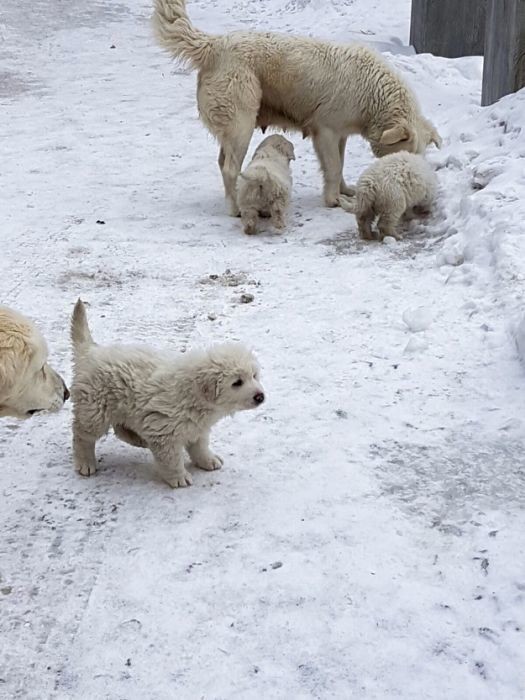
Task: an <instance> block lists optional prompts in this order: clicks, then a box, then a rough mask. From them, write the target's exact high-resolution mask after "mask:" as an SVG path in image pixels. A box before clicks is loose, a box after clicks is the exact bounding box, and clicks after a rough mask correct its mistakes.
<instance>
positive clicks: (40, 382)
mask: <svg viewBox="0 0 525 700" xmlns="http://www.w3.org/2000/svg"><path fill="white" fill-rule="evenodd" d="M47 355H48V350H47V345H46V341H45V340H44V338H43V337H42V335H41V334H40V332H39V331H38V329H37V328H36V327H35V326H34V324H33V323H32V322H31V321H30V320H29V319H27V318H25V317H24V316H22V315H21V314H19V313H17V312H16V311H13V310H12V309H8V308H7V306H0V416H14V417H15V418H29V417H30V416H32V415H34V414H35V413H39V412H41V411H58V410H59V409H60V408H62V406H63V404H64V402H65V401H67V399H68V398H69V391H68V390H67V387H66V385H65V383H64V380H63V379H62V377H60V376H59V375H58V374H57V373H56V372H55V370H54V369H52V368H51V367H50V366H49V365H48V364H47Z"/></svg>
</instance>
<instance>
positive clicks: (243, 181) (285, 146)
mask: <svg viewBox="0 0 525 700" xmlns="http://www.w3.org/2000/svg"><path fill="white" fill-rule="evenodd" d="M291 160H295V154H294V148H293V144H292V143H291V142H290V141H288V139H285V138H284V136H281V135H280V134H272V136H267V137H266V138H265V139H264V140H263V141H261V143H260V144H259V145H258V146H257V148H256V149H255V153H254V154H253V158H252V160H251V162H250V164H249V165H248V167H247V168H246V169H245V170H244V171H243V172H242V173H241V174H240V175H239V179H238V181H237V204H238V206H239V210H240V212H241V221H242V223H243V226H244V233H247V234H253V233H255V232H256V231H257V221H258V219H259V216H266V217H269V218H270V221H271V223H272V224H273V226H275V228H276V229H280V230H282V229H284V227H285V219H284V217H285V212H286V210H287V208H288V205H289V203H290V196H291V192H292V174H291V172H290V161H291Z"/></svg>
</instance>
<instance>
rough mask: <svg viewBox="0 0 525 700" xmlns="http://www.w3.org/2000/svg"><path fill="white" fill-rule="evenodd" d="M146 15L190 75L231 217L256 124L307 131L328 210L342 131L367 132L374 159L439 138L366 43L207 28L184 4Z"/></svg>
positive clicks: (158, 0)
mask: <svg viewBox="0 0 525 700" xmlns="http://www.w3.org/2000/svg"><path fill="white" fill-rule="evenodd" d="M153 21H154V28H155V31H156V35H157V38H158V40H159V43H160V44H161V45H162V46H163V47H164V48H165V49H167V50H168V51H169V52H170V53H171V54H172V55H173V56H175V57H176V58H179V59H180V60H183V61H186V62H187V63H189V64H190V65H191V66H192V67H193V68H195V69H197V70H198V71H199V76H198V89H197V102H198V106H199V112H200V116H201V119H202V121H203V122H204V124H205V125H206V127H207V128H208V129H209V130H210V131H211V133H212V134H213V135H214V136H215V137H216V138H217V139H218V141H219V142H220V146H221V148H220V153H219V166H220V169H221V172H222V176H223V180H224V187H225V191H226V197H227V199H228V201H229V204H230V213H231V214H232V215H234V216H236V215H237V214H238V213H239V211H238V207H237V203H236V201H235V194H236V193H235V187H236V182H237V177H238V175H239V172H240V170H241V167H242V163H243V160H244V157H245V156H246V151H247V149H248V146H249V143H250V139H251V137H252V133H253V130H254V128H255V127H256V126H259V127H261V128H262V129H263V130H264V129H265V128H266V127H268V126H277V127H280V128H284V129H297V130H299V131H302V132H303V135H304V136H305V137H306V136H311V137H312V139H313V142H314V147H315V150H316V152H317V155H318V158H319V161H320V163H321V168H322V171H323V175H324V181H325V187H324V194H325V202H326V204H327V206H337V204H338V201H339V194H340V193H342V194H352V190H351V188H349V187H347V186H346V184H345V182H344V180H343V162H344V152H345V147H346V139H347V137H348V136H349V135H350V134H361V136H363V137H364V138H366V139H367V140H368V141H369V142H370V145H371V147H372V150H373V152H374V154H375V155H376V156H383V155H386V154H387V153H393V152H395V151H399V150H405V151H409V152H413V153H423V152H424V150H425V149H426V147H427V146H428V145H429V144H430V143H435V144H436V145H439V144H440V142H441V139H440V137H439V134H438V133H437V131H436V130H435V128H434V126H433V125H432V124H431V123H430V122H429V121H427V120H426V119H425V118H424V117H423V116H422V115H421V112H420V110H419V106H418V104H417V101H416V98H415V97H414V95H413V94H412V92H411V91H410V90H409V88H408V87H407V85H406V84H405V83H404V81H403V80H402V79H401V77H400V76H399V75H397V73H395V72H394V70H392V68H390V66H389V65H388V64H387V63H386V62H385V61H384V60H383V59H382V58H381V57H380V56H379V55H378V54H377V53H375V52H374V51H372V50H371V49H369V48H366V47H364V46H358V45H347V46H345V45H336V44H331V43H329V42H326V41H318V40H315V39H310V38H306V37H295V36H289V35H281V34H270V33H264V34H263V33H256V32H234V33H232V34H226V35H219V36H214V35H211V34H206V33H204V32H202V31H200V30H198V29H196V28H195V27H193V25H192V24H191V22H190V20H189V19H188V16H187V13H186V2H185V0H155V13H154V17H153Z"/></svg>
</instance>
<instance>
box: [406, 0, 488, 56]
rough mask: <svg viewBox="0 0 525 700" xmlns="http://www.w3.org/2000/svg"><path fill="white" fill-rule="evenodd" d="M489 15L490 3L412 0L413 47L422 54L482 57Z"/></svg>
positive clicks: (480, 0)
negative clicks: (486, 22) (487, 14)
mask: <svg viewBox="0 0 525 700" xmlns="http://www.w3.org/2000/svg"><path fill="white" fill-rule="evenodd" d="M494 1H495V2H498V1H499V0H494ZM485 11H486V0H412V14H411V21H410V43H411V44H412V46H414V48H415V49H416V51H417V52H418V53H432V54H434V55H435V56H446V57H447V58H458V57H459V56H481V55H483V49H484V44H485Z"/></svg>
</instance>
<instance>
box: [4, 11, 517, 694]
mask: <svg viewBox="0 0 525 700" xmlns="http://www.w3.org/2000/svg"><path fill="white" fill-rule="evenodd" d="M409 6H410V2H409V0H354V1H352V0H346V2H344V1H343V0H332V1H331V2H329V1H328V0H242V1H241V0H236V1H233V2H228V1H227V0H213V1H211V2H209V1H207V0H195V1H194V2H191V1H190V3H189V11H190V15H191V17H192V19H193V20H194V22H195V23H196V24H197V25H198V26H200V27H202V28H204V29H208V30H210V31H212V30H215V31H221V30H226V29H234V28H240V27H242V28H249V27H260V28H264V29H279V30H282V31H295V32H298V33H299V32H302V33H309V34H316V35H318V36H324V37H328V38H336V39H338V40H355V39H362V40H366V41H369V42H372V43H374V44H375V45H376V46H377V47H379V48H380V49H388V50H389V51H390V52H391V53H392V55H390V57H389V58H390V60H392V62H393V63H394V65H396V66H397V67H398V69H399V70H401V71H402V73H403V74H404V75H405V77H406V79H407V80H408V81H409V82H410V83H411V84H412V85H413V86H414V88H415V90H416V91H417V93H418V95H419V97H420V100H421V102H422V105H423V110H424V112H425V113H426V114H427V115H428V116H430V117H431V118H432V119H433V120H434V121H435V122H436V124H437V126H438V128H439V130H440V131H441V133H442V135H443V136H444V140H445V143H444V146H443V149H442V150H441V151H439V152H438V151H433V152H430V153H429V157H430V159H431V160H432V162H433V163H434V164H435V165H436V167H437V168H438V175H439V178H440V183H441V190H442V191H441V196H440V201H439V205H438V207H437V209H436V212H435V213H434V215H433V216H432V217H431V219H430V220H429V221H427V222H425V223H416V224H413V225H412V226H411V229H410V232H409V233H408V234H407V237H406V239H405V240H404V241H403V242H400V243H397V244H391V245H390V244H384V245H380V244H365V243H364V242H362V241H360V240H358V239H357V237H356V228H355V223H354V219H353V217H352V216H349V215H348V214H345V213H344V212H342V211H341V210H327V209H324V208H323V207H322V202H321V194H320V193H321V178H320V175H319V173H318V167H317V162H316V159H315V157H314V155H313V149H312V146H311V143H310V142H309V141H302V140H301V139H300V138H299V137H297V138H295V139H294V140H295V144H296V151H297V161H296V162H295V163H294V179H295V187H294V200H293V208H292V212H291V217H290V226H289V229H288V230H287V232H286V233H285V235H282V236H279V235H273V234H271V233H262V234H260V235H258V236H256V237H252V238H248V237H246V236H244V235H243V234H242V232H241V230H240V226H239V222H238V221H236V220H233V219H230V218H228V217H227V216H226V214H225V207H224V203H223V194H222V182H221V178H220V175H219V171H218V168H217V166H216V157H217V147H216V145H215V144H214V142H213V140H212V139H211V138H210V137H209V135H208V134H207V133H206V131H205V130H204V128H203V127H202V125H201V124H200V123H199V121H198V117H197V110H196V104H195V94H194V93H195V75H194V74H190V73H188V72H187V71H185V70H180V69H177V67H174V66H173V64H171V63H170V62H169V59H168V57H167V56H165V55H164V54H162V53H161V52H160V51H159V50H158V49H157V47H156V46H155V44H154V41H153V40H152V37H151V35H150V28H149V15H150V6H149V2H146V1H145V0H122V1H121V2H113V1H112V0H98V2H95V1H92V2H90V3H85V2H80V0H68V2H56V1H53V0H34V1H33V2H31V3H27V2H20V0H2V7H1V14H0V22H1V23H2V25H1V26H0V38H1V43H0V101H1V119H0V133H1V161H0V193H1V194H0V197H1V205H2V206H1V211H2V239H1V241H2V243H1V245H2V248H1V250H2V254H1V256H0V299H1V301H2V302H3V303H6V304H8V305H11V306H13V307H15V308H17V309H19V310H20V311H23V312H25V313H26V314H28V315H30V316H32V317H33V318H35V319H36V320H38V322H39V325H40V327H41V328H42V330H43V331H44V333H45V335H46V337H47V339H48V341H49V345H50V347H51V352H52V361H53V362H54V364H55V365H56V366H57V368H59V369H61V370H62V372H63V373H64V375H65V376H66V378H68V379H69V378H70V369H69V367H70V357H69V348H68V319H69V314H70V311H71V309H72V305H73V303H74V301H75V299H76V298H77V296H79V295H81V296H82V297H83V298H85V299H86V300H87V301H89V302H90V305H91V307H90V318H91V323H92V326H93V330H94V334H95V337H96V339H98V340H99V341H101V342H105V341H117V340H123V341H124V340H125V341H147V342H149V343H150V344H152V345H155V346H158V347H164V348H172V349H173V350H179V349H182V348H186V347H193V346H196V345H202V344H205V343H208V342H210V341H214V340H222V339H234V338H239V339H242V340H244V341H246V342H248V343H249V344H251V345H252V346H253V347H254V349H255V350H256V351H257V353H258V355H259V358H260V361H261V363H262V365H263V368H264V373H263V380H264V384H265V387H266V390H267V393H268V402H267V403H266V404H265V405H264V406H263V407H262V408H261V409H260V410H258V411H254V412H250V413H247V414H243V415H238V416H237V417H236V418H234V419H233V420H231V421H225V422H224V423H222V424H220V425H219V426H218V428H217V429H216V430H215V431H214V434H213V444H214V445H215V446H216V449H217V451H218V452H219V453H220V454H222V455H223V456H224V457H225V458H226V464H225V467H224V469H223V470H222V471H221V472H218V473H207V472H196V473H194V485H193V486H192V487H191V488H188V489H184V490H177V491H171V490H170V489H169V488H168V487H167V486H166V485H165V484H164V483H162V482H160V481H159V480H158V479H157V478H156V477H155V476H154V475H153V473H152V471H151V468H150V465H151V457H150V455H149V454H146V453H144V452H143V451H140V450H134V449H133V448H131V447H129V446H127V445H124V444H122V443H119V442H118V441H117V440H116V439H115V438H114V437H112V436H109V437H108V438H107V439H106V440H105V441H103V442H101V443H100V446H99V457H100V471H99V473H98V474H97V476H96V477H95V478H91V479H89V480H85V479H81V478H79V477H78V476H77V475H75V473H74V472H73V469H72V465H71V448H70V421H71V408H70V406H67V407H66V409H65V410H64V411H63V412H62V413H61V414H58V415H54V416H49V417H43V416H41V417H38V418H35V419H33V420H32V421H30V422H25V423H23V424H20V423H15V422H13V421H10V420H3V421H2V423H1V425H0V441H1V445H0V456H1V458H2V464H1V470H0V493H1V496H0V498H1V500H0V528H1V530H0V532H1V535H0V697H2V698H6V699H9V700H11V699H12V698H24V699H27V700H33V699H34V700H44V699H47V698H59V699H62V698H64V699H66V698H68V699H69V698H71V699H73V698H74V699H78V700H81V699H82V700H99V699H102V698H108V699H111V700H116V699H126V700H171V699H176V700H193V699H197V698H204V699H205V700H230V699H233V698H235V699H238V700H256V699H257V700H259V699H260V698H265V699H266V698H270V699H272V700H273V699H274V698H275V699H277V698H278V699H286V700H290V699H294V700H295V699H298V700H302V699H307V698H319V699H322V700H325V699H328V698H340V699H342V700H343V699H344V700H346V699H347V698H370V699H374V700H376V699H382V698H402V699H403V700H425V699H426V698H431V699H432V700H443V699H444V698H446V699H447V700H466V699H468V700H471V699H474V700H484V699H485V698H487V699H490V700H495V699H497V700H517V699H518V698H523V697H524V696H525V643H524V632H523V630H524V627H525V614H524V609H525V560H524V533H525V515H524V506H525V488H524V461H525V458H524V453H523V445H524V438H525V423H524V420H525V414H524V400H525V387H524V378H525V375H524V368H523V365H522V364H521V363H520V359H519V351H520V349H521V354H522V355H523V356H525V321H524V319H525V313H524V308H523V295H524V281H525V243H524V237H523V221H524V218H525V204H524V202H525V167H524V166H525V160H524V158H525V94H523V93H522V94H518V95H514V96H512V97H509V98H506V99H505V100H503V101H502V102H501V103H500V104H498V105H496V106H494V107H489V108H486V109H481V108H479V107H478V104H479V93H480V74H481V61H480V59H475V58H467V59H462V60H455V61H451V60H445V59H441V58H433V57H431V56H414V55H411V54H412V52H411V50H410V49H409V48H408V47H407V39H408V26H409V9H410V8H409ZM259 139H260V135H259V134H258V135H257V136H256V137H255V138H254V144H253V145H255V144H256V143H257V141H258V140H259ZM371 158H372V156H371V153H370V151H369V148H368V147H367V145H366V144H365V143H364V142H362V141H360V140H359V139H358V138H354V139H351V140H350V141H349V146H348V152H347V164H346V175H347V179H348V180H350V181H354V180H355V179H356V178H357V177H358V175H359V173H360V172H361V170H362V169H363V168H364V167H365V166H366V165H367V164H368V163H370V162H371ZM100 222H105V223H100ZM227 270H229V271H230V272H226V271H227ZM243 292H248V293H251V294H253V295H254V301H253V302H252V303H250V304H241V303H240V301H239V300H240V295H241V294H242V293H243ZM421 328H422V329H421ZM411 329H412V330H411ZM416 329H419V330H416Z"/></svg>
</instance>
